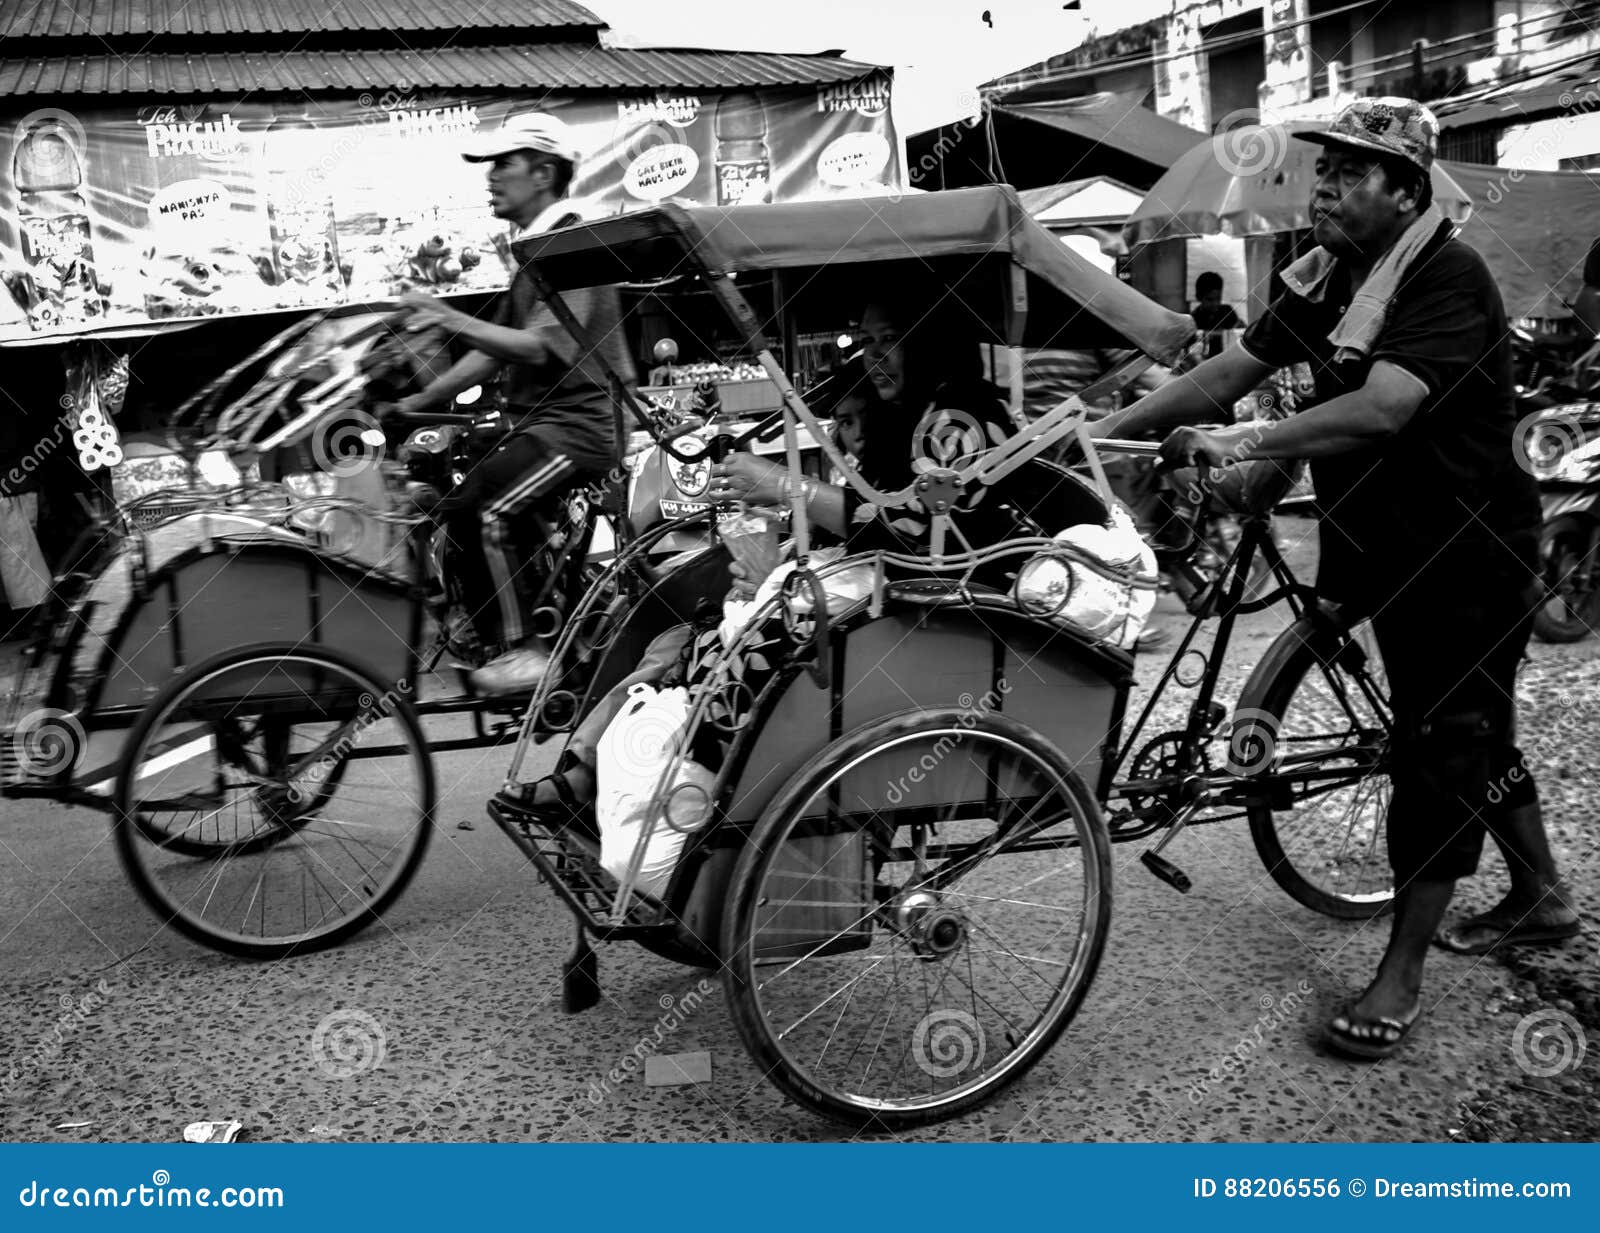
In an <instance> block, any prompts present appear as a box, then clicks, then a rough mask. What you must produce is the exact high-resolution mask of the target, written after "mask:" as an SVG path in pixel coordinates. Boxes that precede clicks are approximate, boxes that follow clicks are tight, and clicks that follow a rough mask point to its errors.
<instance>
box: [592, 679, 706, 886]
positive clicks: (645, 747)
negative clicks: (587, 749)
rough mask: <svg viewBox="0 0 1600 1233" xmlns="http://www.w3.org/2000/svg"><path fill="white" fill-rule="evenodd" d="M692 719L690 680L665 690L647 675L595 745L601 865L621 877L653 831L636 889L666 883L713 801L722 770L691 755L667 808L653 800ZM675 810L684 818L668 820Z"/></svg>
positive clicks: (630, 692)
mask: <svg viewBox="0 0 1600 1233" xmlns="http://www.w3.org/2000/svg"><path fill="white" fill-rule="evenodd" d="M688 720H689V700H688V693H687V691H685V690H684V689H683V687H682V686H675V687H674V688H672V689H663V690H659V691H658V690H656V689H655V687H654V686H651V685H648V684H645V683H643V682H640V683H637V684H634V685H632V686H630V687H629V689H628V700H627V701H626V702H624V703H623V704H622V709H621V710H620V711H618V712H617V714H616V716H615V718H613V719H612V721H611V722H610V724H608V725H607V726H606V730H605V735H603V736H602V737H601V738H600V744H599V747H598V748H597V749H596V751H595V779H596V785H597V788H598V793H597V795H596V799H595V813H596V815H597V819H598V821H599V823H600V864H601V865H602V866H603V867H604V868H605V870H606V872H607V873H609V874H610V875H611V876H612V877H614V878H616V879H617V880H618V881H619V882H620V881H621V880H622V879H623V877H624V876H625V875H626V874H627V872H628V866H629V864H630V863H631V862H632V861H633V854H634V850H635V849H636V848H637V847H638V845H639V838H640V836H641V835H643V834H644V833H645V832H646V831H648V832H649V838H648V839H646V840H645V849H644V859H643V860H642V861H641V862H640V864H639V872H638V875H637V877H636V878H635V880H634V889H635V890H638V891H641V892H643V893H644V894H647V895H660V894H661V892H663V891H664V890H665V889H666V887H667V883H668V881H669V880H670V879H671V877H672V871H673V869H674V868H675V867H676V866H677V863H678V857H679V855H680V854H681V853H682V851H683V845H684V844H685V843H686V842H687V841H688V838H689V833H690V832H691V831H693V830H694V829H695V828H696V826H697V825H698V824H699V823H700V822H701V821H702V820H703V818H704V816H705V813H706V811H707V810H708V809H709V808H710V801H711V796H710V793H711V785H712V781H713V779H714V778H715V777H714V776H713V775H712V773H711V772H710V771H708V770H706V768H705V767H703V766H700V765H699V764H697V763H695V762H691V761H689V760H687V759H685V760H684V762H683V764H682V766H681V767H679V769H678V774H677V776H676V777H675V779H674V781H673V783H672V785H671V788H670V790H669V791H666V792H664V793H662V796H661V799H662V802H663V806H662V809H661V810H660V811H659V812H657V813H656V815H655V816H654V817H651V815H650V802H651V801H652V800H653V799H654V798H655V796H656V789H657V787H658V786H659V785H660V783H661V780H662V776H663V775H665V774H666V771H667V768H668V767H669V766H670V765H671V763H672V761H673V759H674V758H675V757H676V756H677V753H678V750H679V749H680V748H681V747H682V745H683V740H684V735H685V728H686V727H687V725H688ZM668 812H670V813H671V815H672V820H673V822H674V823H675V824H676V825H669V824H668V822H667V819H666V817H665V816H664V815H665V814H666V813H668Z"/></svg>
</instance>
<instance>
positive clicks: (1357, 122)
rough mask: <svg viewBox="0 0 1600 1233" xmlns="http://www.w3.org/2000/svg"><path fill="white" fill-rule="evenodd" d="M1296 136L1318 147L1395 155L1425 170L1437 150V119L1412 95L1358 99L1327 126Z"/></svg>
mask: <svg viewBox="0 0 1600 1233" xmlns="http://www.w3.org/2000/svg"><path fill="white" fill-rule="evenodd" d="M1295 136H1296V137H1299V138H1300V139H1301V140H1302V141H1314V142H1316V143H1317V144H1318V145H1319V146H1355V147H1356V148H1357V149H1361V150H1371V151H1373V152H1375V153H1377V154H1394V155H1397V156H1398V157H1400V158H1403V159H1405V160H1406V161H1407V162H1408V163H1412V164H1414V165H1415V166H1418V167H1420V168H1422V170H1424V171H1428V170H1430V169H1431V168H1432V167H1433V159H1434V156H1435V155H1436V154H1437V153H1438V152H1439V121H1438V120H1437V119H1436V118H1435V117H1434V114H1433V112H1431V111H1429V110H1428V109H1427V108H1426V107H1424V106H1423V105H1422V104H1421V103H1419V102H1417V100H1416V99H1413V98H1358V99H1357V100H1356V101H1355V102H1353V103H1351V104H1350V105H1349V106H1348V107H1346V108H1345V109H1344V110H1343V111H1341V112H1340V113H1339V116H1338V118H1337V119H1336V120H1334V122H1333V123H1332V124H1330V125H1329V126H1328V127H1327V128H1325V129H1321V130H1319V131H1317V132H1314V133H1296V134H1295Z"/></svg>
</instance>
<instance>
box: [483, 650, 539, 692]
mask: <svg viewBox="0 0 1600 1233" xmlns="http://www.w3.org/2000/svg"><path fill="white" fill-rule="evenodd" d="M549 670H550V652H549V651H547V650H545V649H544V648H543V647H539V646H525V647H518V648H517V649H516V650H514V651H507V652H506V653H505V654H504V655H501V656H499V657H498V658H496V659H491V660H490V661H489V662H488V663H486V664H484V665H483V667H481V668H477V669H474V670H473V671H472V672H470V673H469V674H468V677H467V679H468V680H470V681H471V682H472V688H473V689H475V690H476V691H477V692H478V693H480V694H482V695H484V696H485V697H491V698H492V697H498V696H500V695H503V694H531V693H532V692H533V691H534V690H535V689H537V688H539V682H540V681H542V680H544V674H545V673H546V672H548V671H549Z"/></svg>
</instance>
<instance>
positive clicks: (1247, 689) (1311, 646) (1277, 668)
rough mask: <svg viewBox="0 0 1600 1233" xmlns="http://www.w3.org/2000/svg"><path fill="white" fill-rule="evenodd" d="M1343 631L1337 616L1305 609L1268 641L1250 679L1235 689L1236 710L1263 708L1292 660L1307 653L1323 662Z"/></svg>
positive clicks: (1331, 651)
mask: <svg viewBox="0 0 1600 1233" xmlns="http://www.w3.org/2000/svg"><path fill="white" fill-rule="evenodd" d="M1342 634H1343V628H1342V627H1341V625H1340V623H1339V621H1338V619H1337V618H1336V617H1334V616H1332V615H1330V614H1328V613H1325V612H1308V613H1307V614H1306V615H1304V616H1302V617H1300V618H1299V619H1298V620H1296V621H1295V622H1294V623H1293V624H1291V625H1290V626H1289V628H1288V629H1286V630H1284V631H1283V632H1282V633H1281V634H1279V635H1278V636H1277V637H1276V638H1274V639H1273V640H1272V645H1271V646H1269V647H1268V648H1267V650H1266V653H1265V654H1263V655H1262V656H1261V659H1260V661H1259V662H1258V663H1257V664H1256V666H1255V668H1254V670H1253V671H1252V672H1251V673H1250V678H1249V680H1247V681H1246V682H1245V684H1244V688H1243V689H1242V690H1240V691H1239V701H1238V703H1237V704H1236V705H1235V707H1234V710H1235V712H1236V713H1240V712H1244V711H1259V710H1261V709H1263V706H1264V704H1265V703H1266V701H1267V696H1268V694H1269V693H1270V692H1271V691H1272V687H1273V685H1274V684H1275V683H1276V682H1277V680H1278V679H1279V678H1280V677H1281V676H1282V675H1283V673H1285V672H1286V671H1288V670H1289V668H1290V667H1291V666H1292V665H1293V663H1294V661H1295V660H1297V659H1299V658H1300V657H1302V656H1304V655H1307V654H1310V655H1314V656H1315V657H1316V658H1317V660H1318V661H1320V662H1327V661H1328V660H1329V659H1330V658H1331V657H1332V656H1333V655H1334V653H1335V652H1336V651H1338V649H1339V645H1340V638H1341V636H1342Z"/></svg>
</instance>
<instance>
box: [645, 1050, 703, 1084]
mask: <svg viewBox="0 0 1600 1233" xmlns="http://www.w3.org/2000/svg"><path fill="white" fill-rule="evenodd" d="M710 1082H711V1054H709V1053H705V1052H700V1053H666V1054H660V1055H658V1056H656V1057H647V1058H645V1060H644V1085H645V1086H646V1087H683V1086H685V1085H686V1084H690V1083H710Z"/></svg>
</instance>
